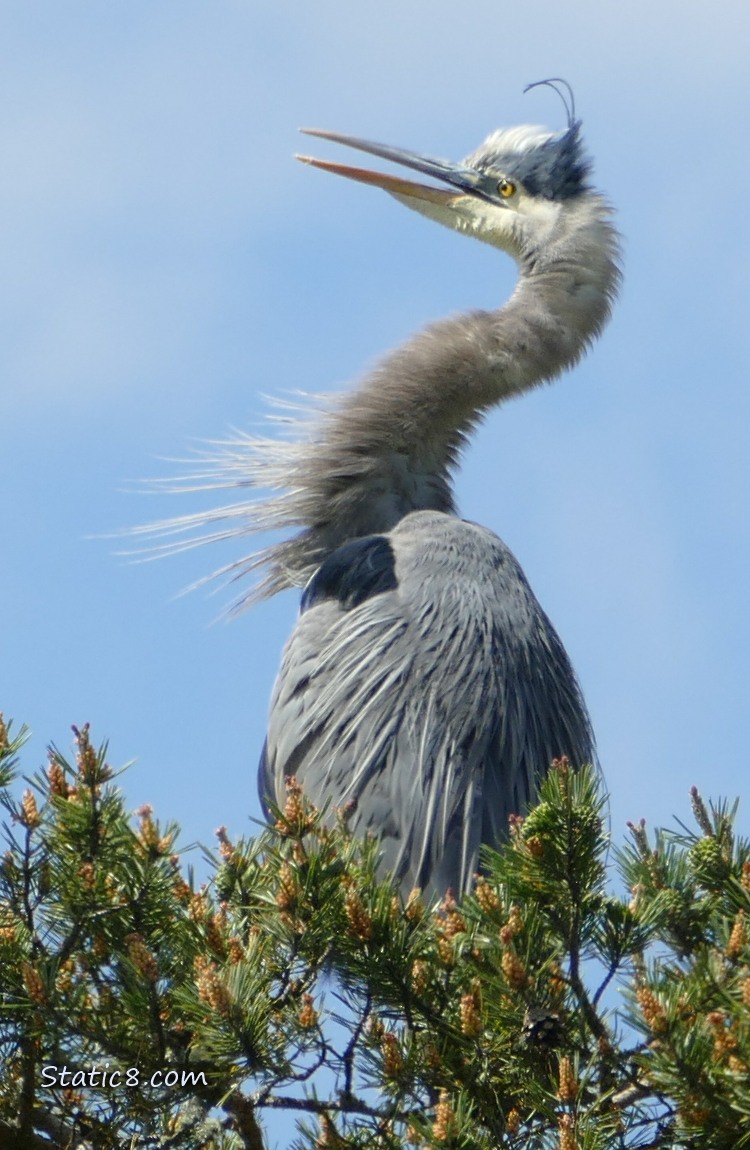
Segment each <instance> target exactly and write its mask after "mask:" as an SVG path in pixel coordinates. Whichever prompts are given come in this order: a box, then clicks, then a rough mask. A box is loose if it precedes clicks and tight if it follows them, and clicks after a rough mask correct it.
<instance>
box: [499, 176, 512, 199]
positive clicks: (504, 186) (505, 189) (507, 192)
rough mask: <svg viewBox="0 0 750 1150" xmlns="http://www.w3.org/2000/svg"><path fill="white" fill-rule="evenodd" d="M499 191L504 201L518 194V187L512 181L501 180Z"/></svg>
mask: <svg viewBox="0 0 750 1150" xmlns="http://www.w3.org/2000/svg"><path fill="white" fill-rule="evenodd" d="M497 190H498V192H499V193H500V195H501V196H502V197H503V199H504V200H508V199H510V197H511V196H514V195H515V194H516V185H515V184H514V183H513V181H512V180H501V181H500V183H499V184H498V185H497Z"/></svg>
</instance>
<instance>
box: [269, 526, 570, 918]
mask: <svg viewBox="0 0 750 1150" xmlns="http://www.w3.org/2000/svg"><path fill="white" fill-rule="evenodd" d="M383 539H387V541H388V546H387V547H384V546H383V545H382V543H379V542H376V541H377V540H383ZM357 543H358V544H359V546H358V547H355V548H353V549H352V550H351V552H350V553H349V555H348V560H351V563H350V564H349V563H348V562H344V561H343V560H342V556H341V555H340V554H338V555H337V556H336V557H334V561H333V565H332V566H329V568H328V570H327V571H326V570H325V568H326V565H325V564H324V565H323V568H321V570H320V572H319V573H318V575H316V576H315V577H314V579H313V581H312V582H311V586H310V587H309V588H308V591H307V592H306V595H307V603H306V605H305V609H304V611H303V613H302V615H301V617H300V619H299V621H298V623H297V626H296V628H295V631H294V632H293V634H292V637H291V639H290V641H289V643H288V645H287V647H286V650H285V653H284V658H283V661H282V666H281V670H280V673H279V677H278V680H277V683H276V687H275V690H274V695H273V698H272V702H271V714H270V722H269V730H268V739H267V744H266V748H265V749H264V755H263V758H262V761H261V770H260V786H261V791H262V795H261V797H262V798H266V799H267V798H272V799H274V800H275V801H276V802H277V803H278V804H279V805H283V790H284V779H285V778H286V777H287V776H288V775H292V774H293V775H296V776H297V777H298V779H299V781H300V782H301V784H302V786H303V789H304V791H305V793H306V795H307V796H308V797H309V798H310V799H311V801H312V802H314V803H315V804H316V805H318V806H321V807H322V806H331V805H333V806H344V805H346V804H347V803H352V804H354V810H353V813H352V816H351V818H350V825H351V827H352V830H353V831H354V832H355V833H357V834H359V835H364V834H366V833H367V832H372V833H374V834H376V835H377V836H378V837H379V838H380V841H381V847H382V856H383V862H382V866H383V869H384V870H387V871H389V872H391V873H393V874H394V875H396V876H397V877H398V879H399V880H400V881H401V884H402V889H403V890H404V891H405V892H407V893H408V890H410V889H411V887H412V886H421V887H423V888H424V889H426V890H427V891H428V892H429V893H430V894H437V895H442V894H444V893H445V891H446V889H447V888H448V887H451V888H452V889H453V890H454V892H455V893H459V892H463V891H464V890H466V889H467V888H468V886H469V885H470V883H471V880H472V877H473V874H474V872H475V870H476V869H477V865H478V855H479V847H480V844H481V843H482V842H489V843H497V842H498V841H499V840H500V839H501V838H502V837H503V836H504V835H505V834H506V832H507V819H508V815H509V814H510V813H511V812H512V811H514V810H520V809H523V806H524V805H525V804H526V803H527V802H528V801H529V800H530V799H531V798H532V797H533V794H534V790H535V781H536V774H537V773H538V772H541V771H543V770H545V769H546V767H547V766H548V765H549V762H550V760H551V759H552V758H553V757H555V756H557V755H560V754H563V753H567V754H569V755H570V756H571V757H572V758H580V757H581V756H583V757H584V758H586V759H590V758H591V756H592V744H591V738H590V733H589V728H588V720H587V718H586V714H585V710H584V708H583V704H582V703H581V700H580V695H579V694H578V691H577V687H576V685H575V678H574V676H573V673H572V670H571V669H570V666H569V664H568V661H567V658H566V656H565V653H564V651H563V649H562V646H561V644H560V641H559V639H558V638H557V636H556V635H555V633H554V631H553V630H552V628H551V626H550V624H549V622H548V620H547V619H546V616H544V614H543V612H542V611H541V609H540V608H539V605H538V604H537V602H536V600H535V598H534V596H533V594H532V592H531V591H530V589H529V587H528V584H527V583H526V580H525V578H524V576H523V573H522V572H521V570H520V568H519V567H518V564H517V563H516V561H515V559H514V558H513V556H512V555H511V554H510V552H509V551H508V549H507V548H506V547H505V546H504V544H502V543H501V541H500V540H499V539H497V538H496V537H495V536H494V535H492V534H491V532H488V531H485V530H484V529H483V528H479V527H476V526H475V525H473V524H469V523H463V522H462V521H460V520H457V519H455V518H453V517H451V516H447V515H443V514H440V513H437V512H416V513H414V514H412V515H409V516H407V517H406V518H405V519H404V520H402V521H401V523H400V524H399V525H398V527H397V528H395V529H394V530H393V531H392V532H390V533H389V534H388V536H376V537H372V538H371V539H369V540H362V541H357ZM342 550H343V549H342ZM345 558H347V557H345ZM327 563H328V564H331V560H327ZM354 568H356V569H357V570H358V571H359V572H360V575H361V577H362V578H365V579H366V580H367V581H368V586H369V588H370V591H369V592H368V593H367V594H365V595H364V597H363V596H361V595H359V594H358V593H356V591H353V586H357V585H358V584H356V579H355V580H354V582H353V576H352V575H351V571H352V570H353V569H354ZM389 572H390V573H389ZM362 573H364V574H362ZM319 576H320V578H319ZM318 578H319V583H318V586H317V589H316V588H314V587H313V586H312V584H313V583H314V582H315V579H318ZM381 588H385V589H381ZM344 589H345V590H344ZM550 655H552V658H550ZM540 677H541V681H540ZM558 680H559V682H558ZM540 690H541V691H542V692H543V694H542V698H545V696H546V697H547V698H548V702H549V705H548V706H547V708H546V710H545V715H542V716H540V715H539V714H536V713H535V707H537V708H538V700H539V691H540ZM558 705H560V707H561V710H560V714H559V716H557V715H556V708H557V707H558ZM547 713H548V714H547ZM545 716H547V717H545ZM558 744H559V745H558Z"/></svg>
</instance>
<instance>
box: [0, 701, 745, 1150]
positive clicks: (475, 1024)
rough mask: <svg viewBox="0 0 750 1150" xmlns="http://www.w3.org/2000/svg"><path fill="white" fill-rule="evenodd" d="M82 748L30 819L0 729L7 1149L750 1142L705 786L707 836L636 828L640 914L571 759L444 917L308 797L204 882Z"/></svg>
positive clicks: (594, 796) (732, 922)
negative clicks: (283, 1124) (388, 875)
mask: <svg viewBox="0 0 750 1150" xmlns="http://www.w3.org/2000/svg"><path fill="white" fill-rule="evenodd" d="M76 738H77V756H76V761H75V762H74V763H72V764H71V763H68V762H66V761H65V759H64V758H63V756H62V755H61V754H60V753H59V752H58V751H55V750H53V751H52V753H51V756H50V762H49V765H48V767H47V770H46V772H44V773H42V774H40V775H39V776H37V777H35V778H34V779H32V780H30V787H29V789H28V790H26V791H25V792H24V793H23V794H22V796H21V797H20V799H16V798H14V797H13V796H12V794H11V791H10V786H11V782H12V777H13V772H14V769H15V765H16V757H17V754H18V751H19V748H20V745H21V743H22V741H23V733H21V735H19V736H18V737H15V738H14V737H12V735H11V733H10V731H9V730H8V729H6V728H5V726H4V725H2V724H1V723H0V801H2V804H3V806H4V808H5V810H6V812H7V816H8V821H7V825H6V828H5V830H6V838H7V850H6V853H5V856H4V858H3V860H2V863H1V864H0V1059H1V1060H2V1074H0V1150H3V1148H5V1147H14V1148H19V1150H21V1148H23V1150H26V1148H27V1147H28V1148H31V1150H34V1148H41V1147H51V1148H52V1150H57V1148H60V1150H61V1148H62V1147H68V1148H71V1150H72V1148H79V1150H84V1148H86V1150H88V1148H92V1150H93V1148H97V1150H98V1148H100V1147H101V1148H109V1147H122V1146H133V1147H143V1148H149V1147H154V1148H156V1147H174V1148H181V1147H182V1148H186V1150H198V1148H205V1150H209V1148H212V1150H230V1148H242V1147H245V1148H247V1147H250V1148H252V1150H261V1148H262V1147H264V1146H266V1145H268V1146H271V1145H273V1144H274V1138H273V1134H266V1133H264V1131H272V1130H273V1129H274V1122H275V1120H274V1117H273V1116H274V1114H275V1113H277V1112H279V1111H287V1112H292V1113H294V1114H296V1115H297V1116H298V1118H299V1131H298V1134H297V1141H296V1143H295V1145H297V1146H300V1147H308V1148H315V1150H323V1148H324V1147H336V1148H339V1150H345V1148H350V1147H360V1146H362V1147H363V1146H368V1147H375V1148H376V1150H377V1148H378V1147H380V1148H383V1150H387V1148H395V1147H399V1148H401V1147H405V1146H412V1147H420V1148H423V1150H427V1148H445V1150H459V1148H465V1150H491V1148H492V1150H496V1148H502V1147H507V1148H514V1150H547V1148H549V1150H553V1148H554V1150H558V1148H559V1150H576V1148H577V1150H604V1148H607V1150H610V1148H622V1150H625V1148H626V1147H636V1146H643V1147H647V1146H648V1147H654V1148H656V1147H659V1148H665V1150H666V1148H668V1147H669V1148H672V1147H674V1148H678V1147H679V1148H682V1147H684V1148H685V1150H688V1148H689V1150H700V1148H703V1147H705V1148H709V1147H711V1148H717V1150H722V1148H724V1147H726V1148H727V1150H729V1148H730V1147H731V1148H734V1147H741V1146H745V1145H750V1085H749V1083H750V1070H749V1069H748V1067H749V1066H750V946H749V945H748V939H747V927H746V918H747V915H748V911H749V910H750V905H749V900H750V851H749V850H748V846H747V844H745V843H743V842H740V841H738V840H737V839H736V837H735V836H734V834H733V831H732V816H733V812H731V811H728V810H726V809H724V808H719V809H717V810H711V811H709V810H707V809H706V807H705V805H704V804H703V802H702V800H701V799H700V797H699V796H698V795H697V793H694V794H693V807H694V814H695V817H696V821H697V825H698V831H697V832H696V833H691V832H688V831H687V830H684V829H683V830H681V831H680V832H679V833H671V834H668V833H667V832H664V831H661V832H658V833H657V835H656V838H655V840H654V842H653V843H652V842H651V841H650V840H649V838H648V836H647V833H646V830H645V826H644V825H643V824H641V825H639V826H635V827H633V828H632V836H631V838H632V842H631V843H630V845H629V846H627V847H625V848H624V849H623V850H622V851H621V852H620V854H619V856H617V859H616V861H617V865H618V867H619V871H620V875H621V876H623V877H624V879H625V882H626V884H627V890H628V893H627V895H626V897H625V898H623V897H621V896H620V895H619V894H617V893H614V892H613V888H614V884H615V882H616V881H621V879H620V880H617V878H616V876H615V874H614V873H613V871H614V863H613V861H612V856H611V852H610V850H609V843H608V835H607V832H606V827H605V824H604V822H603V820H602V806H603V799H602V796H601V793H600V790H599V783H598V779H597V776H596V773H595V772H594V771H593V770H591V769H586V768H584V769H582V770H580V771H573V770H572V769H571V768H570V766H569V765H568V764H567V762H565V761H561V762H559V763H556V764H554V765H553V768H552V770H551V771H550V773H549V775H548V777H547V779H546V781H545V782H544V784H543V787H542V791H541V795H540V801H539V804H538V805H537V807H536V808H535V809H534V810H532V811H531V812H530V813H529V814H528V815H527V817H526V818H525V819H521V818H519V819H516V820H515V821H514V822H513V825H512V827H511V834H510V839H509V842H508V843H507V845H506V846H504V847H503V848H502V849H501V850H499V851H497V852H489V851H488V852H487V853H486V856H485V858H484V860H483V862H484V867H483V874H482V877H481V878H479V880H478V881H477V884H476V886H475V889H474V891H473V893H472V895H471V896H469V897H466V898H465V899H463V901H462V902H461V903H460V904H458V903H456V902H455V900H454V899H453V898H452V897H451V896H450V894H448V895H446V897H445V898H444V899H443V901H442V903H440V905H439V906H432V907H431V906H426V905H425V904H424V902H423V900H422V898H421V897H420V895H419V892H414V893H413V894H412V895H410V896H409V897H408V898H407V899H406V900H404V899H402V898H401V896H400V895H399V894H398V893H397V892H395V891H394V889H393V887H392V886H391V884H390V883H388V882H384V881H382V880H381V879H379V877H378V874H377V847H376V844H375V843H373V842H366V843H361V842H357V841H355V840H353V839H352V838H351V836H350V835H349V833H348V831H347V828H346V824H345V818H344V816H340V817H339V818H338V819H337V821H334V822H333V824H332V825H328V824H326V823H324V822H323V821H322V820H321V818H320V817H319V815H318V813H317V812H316V811H314V810H313V809H312V808H311V807H310V806H309V804H308V803H307V802H306V800H305V798H304V796H303V795H302V794H301V793H300V791H299V789H298V788H297V787H296V786H295V785H294V784H293V783H292V784H290V786H289V790H288V797H287V801H286V804H285V807H284V809H283V811H279V812H277V820H276V825H275V826H274V827H273V828H270V829H268V830H267V831H265V832H264V833H263V834H261V835H260V836H258V837H257V838H255V839H252V840H248V841H240V842H236V843H233V842H231V841H230V840H229V838H228V836H227V835H226V833H225V832H224V831H220V832H219V835H218V852H217V853H218V858H217V860H216V867H215V872H214V875H213V879H212V882H211V883H210V886H209V887H207V888H201V889H198V890H196V889H195V888H194V885H193V883H192V881H191V879H190V877H189V875H188V877H186V874H185V868H184V866H183V862H182V860H181V858H180V856H179V855H178V854H177V853H175V844H176V828H175V827H173V826H164V827H162V826H160V824H159V823H158V822H157V821H156V820H155V818H154V816H153V813H152V812H151V810H150V809H149V808H147V807H144V808H142V809H141V810H140V811H139V812H137V815H136V818H135V819H134V820H132V819H131V818H130V817H129V816H128V814H127V812H126V810H125V807H124V802H123V797H122V794H121V792H120V791H119V789H118V788H117V786H116V782H115V776H114V773H113V771H112V770H111V768H110V767H109V766H108V764H107V760H106V748H103V749H102V750H100V751H99V752H97V751H95V749H94V748H93V747H92V745H91V743H90V740H89V735H88V731H87V730H86V729H84V730H82V731H79V732H76ZM63 1068H65V1072H66V1073H65V1075H64V1074H63ZM118 1076H119V1077H118Z"/></svg>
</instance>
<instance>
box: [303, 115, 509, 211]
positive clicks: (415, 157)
mask: <svg viewBox="0 0 750 1150" xmlns="http://www.w3.org/2000/svg"><path fill="white" fill-rule="evenodd" d="M302 132H303V133H304V135H306V136H316V137H318V138H319V139H321V140H332V141H333V142H334V143H336V144H344V145H345V146H346V147H347V148H356V149H357V150H358V151H360V152H368V153H369V154H370V155H372V156H379V157H380V158H381V159H383V160H389V161H390V162H391V163H393V164H401V165H402V166H403V167H405V168H412V169H413V170H414V171H417V172H422V173H423V174H424V175H426V176H431V177H432V178H433V179H435V180H442V181H443V182H444V183H447V184H450V185H451V187H452V188H455V189H456V191H449V190H448V189H447V188H435V187H432V186H431V185H429V184H419V183H417V182H416V181H415V180H406V179H404V178H403V177H402V176H392V175H387V174H386V173H385V172H371V171H368V170H367V169H366V168H353V167H350V166H349V165H347V164H335V163H332V162H331V161H330V160H316V159H314V158H313V157H312V156H297V159H298V160H301V161H302V163H303V164H310V165H312V167H314V168H321V169H322V170H323V171H324V172H333V173H334V174H335V175H337V176H347V177H348V178H349V179H350V180H358V181H359V183H361V184H371V185H373V186H374V187H377V188H382V189H383V190H384V191H386V192H390V193H391V194H392V195H395V196H404V197H406V198H407V199H416V200H426V201H427V202H428V203H433V204H439V205H440V206H442V207H451V206H452V205H454V204H456V203H457V202H458V201H460V200H462V199H463V198H464V197H465V196H466V195H472V196H480V197H481V198H482V199H484V198H487V197H485V196H484V195H483V193H482V192H481V191H480V189H479V186H478V185H479V180H480V178H481V177H480V175H479V173H478V172H475V171H473V170H472V169H471V168H465V167H463V166H462V165H461V164H451V163H449V162H448V161H446V160H433V159H431V158H430V157H429V156H423V155H420V153H419V152H407V151H404V150H403V149H402V148H391V147H389V146H388V145H387V144H376V143H372V142H371V141H370V140H360V139H357V138H356V137H355V136H343V135H341V134H340V133H338V132H323V131H320V130H319V129H317V128H303V129H302Z"/></svg>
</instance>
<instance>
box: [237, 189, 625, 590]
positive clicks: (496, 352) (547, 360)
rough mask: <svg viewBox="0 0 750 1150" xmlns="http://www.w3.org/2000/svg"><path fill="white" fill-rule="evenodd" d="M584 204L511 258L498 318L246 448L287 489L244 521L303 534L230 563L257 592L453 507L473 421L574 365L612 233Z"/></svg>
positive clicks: (612, 247) (406, 358)
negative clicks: (512, 274)
mask: <svg viewBox="0 0 750 1150" xmlns="http://www.w3.org/2000/svg"><path fill="white" fill-rule="evenodd" d="M585 207H586V211H585V213H582V217H581V221H580V227H573V228H572V229H571V228H569V229H568V230H567V232H566V236H565V237H564V240H562V241H560V242H559V243H557V244H556V245H552V254H551V255H547V256H546V257H545V260H544V262H543V263H542V262H541V260H540V259H538V258H537V257H536V255H535V254H534V253H533V252H526V253H524V252H522V253H520V254H519V257H518V258H519V267H520V279H519V282H518V285H517V287H516V289H515V291H514V293H513V295H512V297H511V298H510V300H509V301H508V302H507V303H506V304H505V306H504V307H502V308H501V309H500V310H499V311H495V312H486V311H478V312H471V313H469V314H465V315H460V316H457V317H455V318H452V319H448V320H443V321H441V322H439V323H436V324H433V325H431V326H429V327H427V328H426V329H425V330H424V331H422V332H420V333H419V334H417V335H416V336H414V337H413V338H412V339H410V340H409V341H408V342H407V343H405V344H403V345H402V346H401V347H399V348H397V349H396V350H395V351H393V352H392V353H390V354H389V355H388V356H386V357H385V358H384V359H383V360H382V362H381V363H380V364H379V365H378V366H377V367H376V368H375V369H374V371H373V372H372V373H371V374H370V375H368V376H367V377H366V378H365V379H364V380H363V381H362V383H361V384H360V386H359V387H358V388H357V389H356V390H355V391H353V392H351V393H349V394H347V395H346V396H344V398H343V399H341V400H338V401H336V402H335V406H334V407H332V408H331V409H330V410H329V411H327V412H326V413H325V414H323V415H322V416H320V417H318V419H317V420H316V422H315V423H314V424H313V425H312V426H311V427H310V429H309V430H308V434H307V437H306V438H305V439H304V440H303V441H301V442H299V441H298V442H294V443H291V442H290V443H282V444H279V443H278V442H277V443H274V442H273V441H270V440H265V441H261V442H258V441H256V442H255V443H254V444H253V446H252V449H251V452H252V454H254V456H255V459H254V460H253V459H250V460H249V461H248V457H247V456H245V459H244V464H245V467H246V475H249V477H250V479H251V481H253V482H259V483H262V485H263V486H268V485H270V486H272V487H276V488H285V489H286V490H285V491H284V493H283V494H281V495H279V496H277V497H273V498H271V499H270V500H268V501H267V502H265V503H262V504H256V505H255V507H254V509H253V510H252V511H251V512H246V515H247V517H248V518H250V519H251V529H257V528H264V527H284V526H285V527H287V528H288V527H289V526H291V525H295V526H297V527H300V528H302V530H301V531H300V532H299V533H298V534H297V535H295V536H293V537H292V538H290V539H287V540H285V541H283V542H281V543H278V544H275V545H273V546H272V547H270V548H268V549H267V550H266V551H265V552H263V553H261V554H260V555H258V556H255V557H254V558H252V559H251V560H249V561H248V562H247V564H244V565H243V564H239V565H238V567H239V568H240V569H241V570H245V569H255V568H261V569H263V568H265V570H266V572H267V574H266V576H265V579H264V581H263V582H262V584H261V586H260V588H259V593H260V594H270V593H273V592H274V591H276V590H279V589H281V588H282V587H284V586H289V585H290V584H299V583H302V582H304V581H305V580H306V579H307V578H308V577H309V575H310V574H311V573H312V572H313V571H314V570H315V568H316V567H317V565H318V564H319V563H320V562H321V561H322V559H323V558H324V557H325V556H326V555H327V554H329V553H330V552H331V551H332V550H333V549H335V548H336V547H337V546H340V545H341V543H343V542H345V541H346V540H347V539H349V538H352V537H355V536H360V535H365V534H369V533H373V532H380V531H387V530H388V529H390V528H391V527H393V526H394V525H395V523H397V522H398V521H399V520H400V519H401V518H403V516H404V515H406V514H408V513H409V512H410V511H414V510H418V509H425V508H430V509H433V510H439V511H445V512H449V513H450V512H454V511H455V505H454V499H453V492H452V489H451V483H450V479H451V472H452V470H453V468H454V467H455V465H456V463H457V460H458V456H459V453H460V450H461V448H462V446H463V445H464V443H465V441H466V438H467V435H468V434H469V432H470V431H471V430H472V428H473V427H474V426H475V425H476V424H477V423H478V422H479V420H480V419H481V418H482V416H483V414H484V413H485V412H486V411H487V410H488V409H489V408H491V407H493V406H494V405H495V404H497V403H500V402H501V401H502V400H503V399H506V398H508V397H509V396H513V395H517V394H518V393H520V392H522V391H525V390H527V389H529V388H531V387H534V386H536V385H537V384H540V383H543V382H545V381H548V380H550V379H552V378H554V377H555V376H556V375H558V374H559V373H560V372H561V371H563V370H564V369H565V368H567V367H569V366H571V365H572V364H573V363H575V361H576V360H577V359H578V358H579V357H580V356H581V355H582V354H583V353H584V351H585V350H586V348H587V346H588V344H589V343H590V342H591V340H592V339H594V338H595V337H596V336H597V335H598V333H599V332H600V330H601V328H602V326H603V325H604V323H605V322H606V320H607V317H608V315H609V310H610V306H611V303H612V299H613V297H614V294H615V292H616V289H617V283H618V278H619V273H618V270H617V235H616V233H615V232H614V229H613V228H612V227H611V225H610V223H609V222H608V217H609V212H608V209H607V207H606V204H605V203H604V202H603V201H601V200H598V198H594V197H592V198H591V200H589V201H588V202H587V204H586V205H585ZM548 246H549V245H548ZM239 462H240V461H237V466H238V467H239ZM236 481H237V480H236V471H235V482H236Z"/></svg>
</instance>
